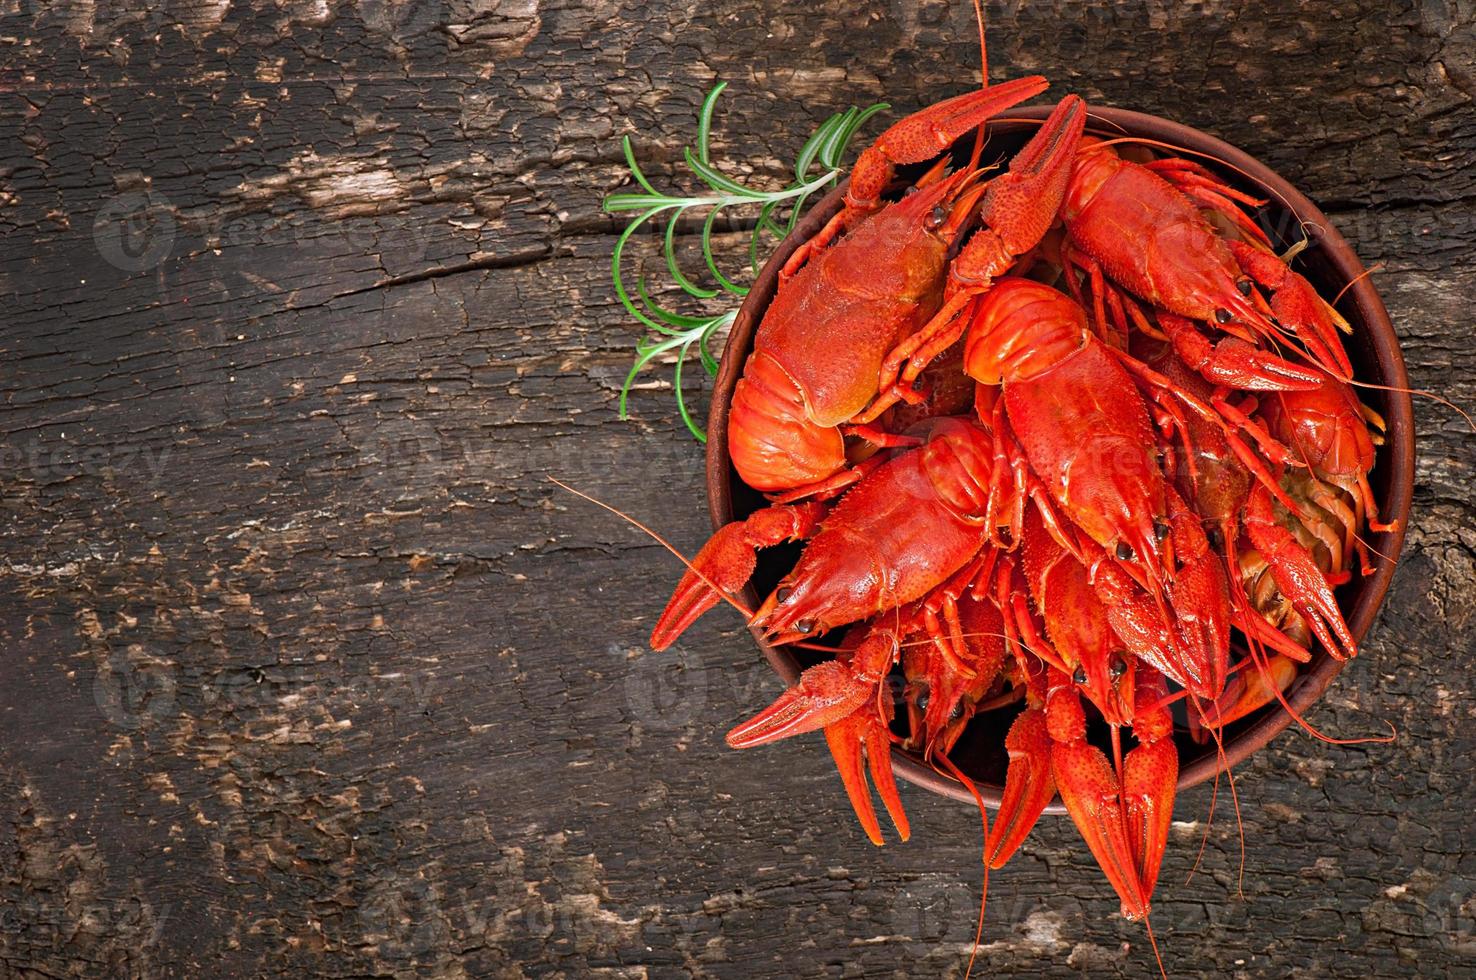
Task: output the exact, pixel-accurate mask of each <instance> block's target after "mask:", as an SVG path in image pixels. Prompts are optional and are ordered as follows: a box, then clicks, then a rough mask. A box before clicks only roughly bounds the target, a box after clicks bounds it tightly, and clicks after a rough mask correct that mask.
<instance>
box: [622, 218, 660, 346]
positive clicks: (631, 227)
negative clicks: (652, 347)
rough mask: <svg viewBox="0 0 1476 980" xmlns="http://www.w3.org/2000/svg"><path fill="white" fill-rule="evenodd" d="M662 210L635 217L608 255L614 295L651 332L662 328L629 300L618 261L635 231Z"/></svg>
mask: <svg viewBox="0 0 1476 980" xmlns="http://www.w3.org/2000/svg"><path fill="white" fill-rule="evenodd" d="M663 210H665V209H664V208H651V209H650V210H648V211H645V212H644V213H642V214H640V215H639V216H637V217H636V219H635V220H634V221H632V222H631V223H630V224H628V225H626V226H625V230H624V231H622V232H621V233H620V237H619V238H617V239H615V248H614V250H613V252H612V254H611V255H610V277H611V279H612V280H614V283H615V295H616V296H618V297H620V305H622V306H624V307H625V309H626V312H628V313H629V314H630V315H631V316H633V317H635V318H636V319H637V320H639V321H640V322H641V323H643V324H645V325H646V326H648V327H650V328H651V329H652V330H658V331H662V329H663V328H662V326H661V325H660V324H659V323H657V322H656V321H655V320H652V319H651V318H650V317H649V316H647V315H646V314H645V312H644V311H642V310H641V308H640V307H638V306H636V304H635V302H634V301H633V300H631V298H630V293H628V292H627V291H626V289H625V280H624V279H623V278H621V275H620V260H621V258H622V256H623V255H624V254H625V243H626V242H628V241H630V236H632V235H634V234H635V233H636V231H638V230H639V229H640V227H641V225H643V224H645V223H646V222H647V221H648V220H650V219H651V218H653V217H655V216H656V215H658V214H660V213H661V212H662V211H663ZM663 332H664V331H663Z"/></svg>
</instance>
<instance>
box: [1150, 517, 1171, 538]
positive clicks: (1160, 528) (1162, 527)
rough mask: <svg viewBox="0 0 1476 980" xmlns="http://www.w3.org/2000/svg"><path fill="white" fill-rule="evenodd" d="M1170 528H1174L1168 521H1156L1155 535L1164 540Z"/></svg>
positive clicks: (1154, 524)
mask: <svg viewBox="0 0 1476 980" xmlns="http://www.w3.org/2000/svg"><path fill="white" fill-rule="evenodd" d="M1170 530H1172V529H1171V528H1170V527H1169V525H1168V522H1167V521H1155V522H1154V523H1153V537H1154V538H1155V539H1156V540H1158V541H1162V540H1163V539H1164V538H1166V537H1168V536H1169V531H1170Z"/></svg>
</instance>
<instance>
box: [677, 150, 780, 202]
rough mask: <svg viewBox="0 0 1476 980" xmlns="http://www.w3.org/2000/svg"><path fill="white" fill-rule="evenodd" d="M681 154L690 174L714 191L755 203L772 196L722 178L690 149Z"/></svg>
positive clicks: (729, 178)
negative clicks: (747, 199)
mask: <svg viewBox="0 0 1476 980" xmlns="http://www.w3.org/2000/svg"><path fill="white" fill-rule="evenodd" d="M682 154H683V156H685V157H686V158H687V166H689V167H691V168H692V172H693V173H695V174H696V175H697V176H698V177H701V178H702V181H703V183H705V184H707V186H709V187H711V188H712V189H713V190H715V191H726V192H728V193H729V194H733V195H736V196H737V197H739V198H751V199H753V200H755V201H762V200H764V199H765V198H767V197H770V196H772V195H770V194H769V193H767V192H765V191H756V190H754V189H753V188H751V187H744V186H743V185H742V184H740V183H738V182H737V181H736V180H733V179H732V178H731V177H727V176H724V175H723V174H722V173H720V172H719V171H718V170H717V169H716V168H715V167H710V166H708V165H707V164H705V163H703V162H702V161H701V160H699V159H697V158H696V157H695V156H693V154H692V151H691V150H690V149H687V150H683V151H682Z"/></svg>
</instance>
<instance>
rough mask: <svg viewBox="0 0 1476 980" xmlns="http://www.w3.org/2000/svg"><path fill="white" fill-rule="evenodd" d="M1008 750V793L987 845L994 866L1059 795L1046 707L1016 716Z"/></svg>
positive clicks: (998, 865)
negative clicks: (1052, 766)
mask: <svg viewBox="0 0 1476 980" xmlns="http://www.w3.org/2000/svg"><path fill="white" fill-rule="evenodd" d="M1005 750H1006V751H1007V752H1009V755H1010V765H1009V768H1008V769H1007V770H1005V785H1004V795H1003V796H1002V797H1001V798H1000V801H999V811H998V813H997V814H996V815H995V818H994V826H993V827H992V828H991V829H990V832H989V842H988V844H987V845H986V847H985V857H986V858H987V859H988V861H989V866H990V867H991V868H1002V867H1004V864H1005V862H1006V861H1008V860H1009V859H1010V857H1011V856H1012V855H1013V854H1014V853H1015V851H1017V850H1018V849H1019V847H1020V845H1021V844H1023V843H1024V842H1025V838H1026V837H1027V836H1028V835H1029V834H1030V831H1031V828H1033V827H1034V826H1035V822H1036V821H1037V820H1039V819H1040V815H1041V813H1043V812H1044V811H1045V808H1046V805H1047V804H1048V803H1050V802H1051V798H1052V797H1054V796H1055V795H1056V780H1055V777H1054V776H1053V775H1052V774H1051V737H1050V733H1049V732H1048V731H1047V729H1046V716H1045V711H1044V710H1042V709H1040V708H1028V709H1026V710H1025V712H1024V713H1022V714H1021V715H1020V717H1018V718H1016V719H1015V722H1014V724H1012V725H1011V726H1010V730H1009V734H1007V735H1006V736H1005Z"/></svg>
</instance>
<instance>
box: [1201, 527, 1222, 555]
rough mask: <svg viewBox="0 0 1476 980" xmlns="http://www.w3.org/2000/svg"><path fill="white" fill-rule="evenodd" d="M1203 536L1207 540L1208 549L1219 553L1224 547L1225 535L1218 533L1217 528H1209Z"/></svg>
mask: <svg viewBox="0 0 1476 980" xmlns="http://www.w3.org/2000/svg"><path fill="white" fill-rule="evenodd" d="M1204 536H1205V537H1206V538H1208V539H1209V543H1210V547H1211V548H1213V549H1215V550H1216V551H1220V550H1221V549H1223V548H1224V547H1225V535H1224V534H1222V533H1220V529H1219V528H1217V527H1212V528H1210V529H1209V530H1208V531H1206V532H1205V535H1204Z"/></svg>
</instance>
